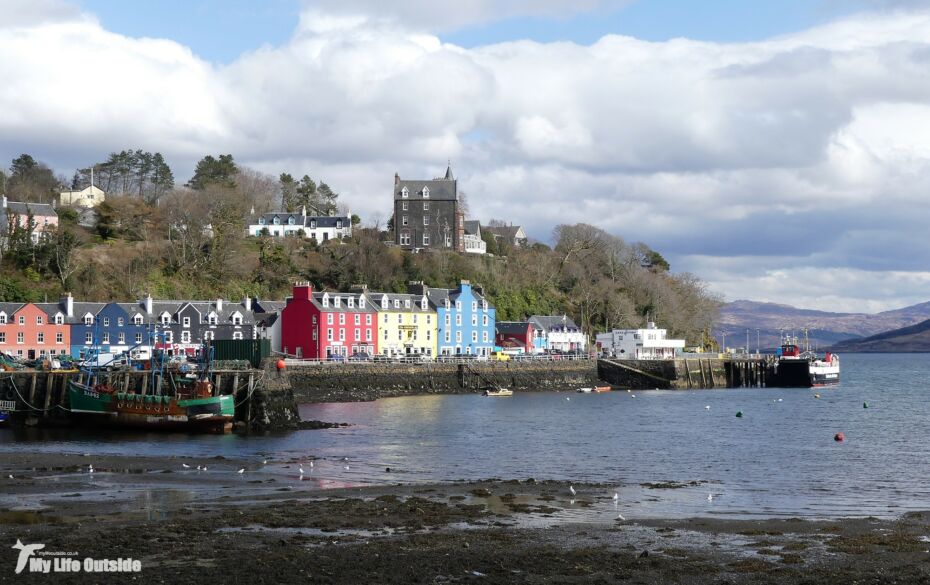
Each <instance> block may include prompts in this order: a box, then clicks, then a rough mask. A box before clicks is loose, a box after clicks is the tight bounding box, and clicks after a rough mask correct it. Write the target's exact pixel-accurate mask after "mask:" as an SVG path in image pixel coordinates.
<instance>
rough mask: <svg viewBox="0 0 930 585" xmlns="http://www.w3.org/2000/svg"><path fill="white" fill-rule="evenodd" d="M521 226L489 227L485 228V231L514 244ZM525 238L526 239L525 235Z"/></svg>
mask: <svg viewBox="0 0 930 585" xmlns="http://www.w3.org/2000/svg"><path fill="white" fill-rule="evenodd" d="M520 229H521V228H520V226H518V225H506V226H500V227H488V226H484V230H485V231H487V232H491V233H492V234H494V235H495V236H498V237H501V238H505V239H506V240H507V241H509V242H513V241H515V240H516V239H517V234H518V233H519V231H520ZM523 237H526V236H525V235H524V236H523Z"/></svg>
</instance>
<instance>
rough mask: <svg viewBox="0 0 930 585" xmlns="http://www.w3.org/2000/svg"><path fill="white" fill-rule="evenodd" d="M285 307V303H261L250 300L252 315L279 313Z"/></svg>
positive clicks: (257, 300)
mask: <svg viewBox="0 0 930 585" xmlns="http://www.w3.org/2000/svg"><path fill="white" fill-rule="evenodd" d="M286 306H287V301H262V300H259V299H252V311H253V312H254V313H258V314H262V313H280V312H281V311H282V310H284V307H286Z"/></svg>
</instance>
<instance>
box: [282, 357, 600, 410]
mask: <svg viewBox="0 0 930 585" xmlns="http://www.w3.org/2000/svg"><path fill="white" fill-rule="evenodd" d="M597 372H598V368H597V362H595V361H594V360H565V361H546V362H542V361H540V362H533V361H526V362H517V361H508V362H477V363H468V364H447V363H422V364H379V363H357V364H356V363H338V364H328V363H322V364H320V363H317V364H308V365H299V366H288V371H287V376H288V378H289V379H290V383H291V388H292V389H293V392H294V397H295V398H296V400H297V401H298V402H357V401H365V400H377V399H379V398H388V397H393V396H413V395H423V394H473V393H477V392H481V391H482V390H483V389H485V388H487V387H490V386H499V387H504V388H509V389H511V390H517V391H521V390H522V391H536V390H559V391H573V390H575V389H577V388H578V387H581V386H594V385H596V384H597V383H598V375H597Z"/></svg>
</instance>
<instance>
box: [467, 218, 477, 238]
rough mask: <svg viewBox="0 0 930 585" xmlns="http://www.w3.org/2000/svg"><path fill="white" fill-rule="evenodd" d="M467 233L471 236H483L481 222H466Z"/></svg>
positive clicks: (469, 220)
mask: <svg viewBox="0 0 930 585" xmlns="http://www.w3.org/2000/svg"><path fill="white" fill-rule="evenodd" d="M464 225H465V233H466V234H468V235H471V236H479V237H480V236H481V222H480V221H478V220H477V219H467V220H465V223H464Z"/></svg>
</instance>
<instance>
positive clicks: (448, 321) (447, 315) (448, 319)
mask: <svg viewBox="0 0 930 585" xmlns="http://www.w3.org/2000/svg"><path fill="white" fill-rule="evenodd" d="M449 325H452V315H450V314H449V313H446V327H448V326H449Z"/></svg>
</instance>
